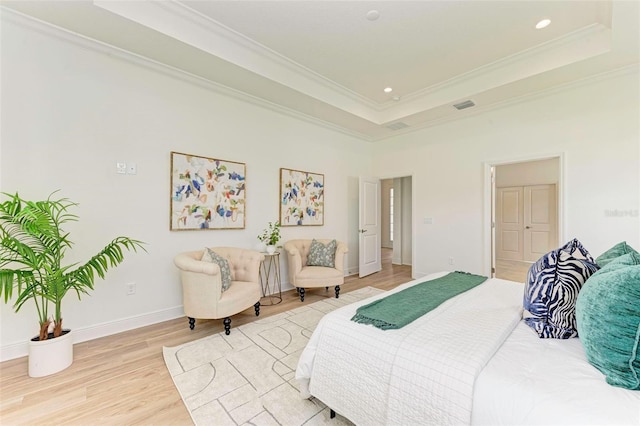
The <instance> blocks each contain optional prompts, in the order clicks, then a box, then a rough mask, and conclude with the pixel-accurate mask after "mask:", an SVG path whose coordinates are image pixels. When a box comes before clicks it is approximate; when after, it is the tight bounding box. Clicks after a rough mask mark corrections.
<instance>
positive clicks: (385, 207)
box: [380, 179, 393, 248]
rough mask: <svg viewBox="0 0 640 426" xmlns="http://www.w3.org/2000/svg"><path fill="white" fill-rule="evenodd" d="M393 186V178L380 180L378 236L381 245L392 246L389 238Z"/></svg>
mask: <svg viewBox="0 0 640 426" xmlns="http://www.w3.org/2000/svg"><path fill="white" fill-rule="evenodd" d="M391 188H393V179H382V180H381V181H380V193H381V194H380V204H381V206H380V216H381V219H380V232H381V233H382V237H381V238H380V241H381V245H382V247H386V248H393V242H392V241H391V239H390V236H391V234H390V231H391V221H390V219H391V218H390V214H391V209H390V202H391V197H390V190H391Z"/></svg>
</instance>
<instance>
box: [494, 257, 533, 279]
mask: <svg viewBox="0 0 640 426" xmlns="http://www.w3.org/2000/svg"><path fill="white" fill-rule="evenodd" d="M529 267H531V263H529V262H521V261H518V260H502V259H497V260H496V278H502V279H503V280H510V281H515V282H518V283H523V284H524V283H525V282H526V279H527V272H529Z"/></svg>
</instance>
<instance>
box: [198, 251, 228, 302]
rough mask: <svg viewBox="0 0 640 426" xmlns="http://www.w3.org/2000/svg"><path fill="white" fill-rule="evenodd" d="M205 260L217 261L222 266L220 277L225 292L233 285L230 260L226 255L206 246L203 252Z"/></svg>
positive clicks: (203, 259)
mask: <svg viewBox="0 0 640 426" xmlns="http://www.w3.org/2000/svg"><path fill="white" fill-rule="evenodd" d="M200 260H202V261H203V262H211V263H215V264H217V265H218V266H219V267H220V278H221V279H222V292H225V291H226V290H227V289H228V288H229V287H231V268H230V267H229V262H228V261H227V259H225V258H224V257H222V256H220V255H219V254H217V253H216V252H215V251H213V250H211V249H210V248H206V249H205V250H204V253H203V254H202V259H200Z"/></svg>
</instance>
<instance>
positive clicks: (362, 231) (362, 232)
mask: <svg viewBox="0 0 640 426" xmlns="http://www.w3.org/2000/svg"><path fill="white" fill-rule="evenodd" d="M358 232H360V233H361V234H364V233H365V232H367V230H366V229H359V230H358Z"/></svg>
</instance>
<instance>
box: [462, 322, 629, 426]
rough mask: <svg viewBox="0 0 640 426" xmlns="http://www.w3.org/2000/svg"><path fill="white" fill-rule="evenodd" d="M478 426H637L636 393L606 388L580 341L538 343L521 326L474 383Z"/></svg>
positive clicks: (539, 340)
mask: <svg viewBox="0 0 640 426" xmlns="http://www.w3.org/2000/svg"><path fill="white" fill-rule="evenodd" d="M473 406H474V408H473V416H472V420H473V424H478V425H507V424H508V425H515V424H518V425H522V424H527V425H640V391H630V390H626V389H622V388H618V387H614V386H610V385H608V384H607V383H606V382H605V379H604V375H603V374H602V373H600V371H598V370H597V369H596V368H594V367H593V366H592V365H591V364H589V363H588V362H587V358H586V356H585V353H584V349H583V347H582V344H581V343H580V340H579V339H567V340H558V339H540V338H538V335H537V334H536V333H534V332H533V331H532V330H531V329H530V328H529V327H528V326H527V325H526V324H525V323H524V322H520V323H519V324H518V326H517V327H516V328H515V329H514V331H513V333H512V334H511V335H510V336H509V338H508V339H507V340H506V341H505V343H504V344H503V345H502V347H501V348H500V350H499V351H498V352H497V353H496V354H495V355H494V356H493V358H492V359H491V361H489V363H488V364H487V365H486V367H485V368H484V370H483V371H482V373H481V374H480V376H478V379H477V380H476V387H475V392H474V400H473Z"/></svg>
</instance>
